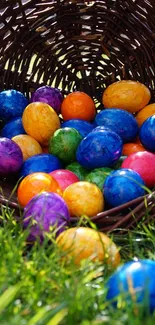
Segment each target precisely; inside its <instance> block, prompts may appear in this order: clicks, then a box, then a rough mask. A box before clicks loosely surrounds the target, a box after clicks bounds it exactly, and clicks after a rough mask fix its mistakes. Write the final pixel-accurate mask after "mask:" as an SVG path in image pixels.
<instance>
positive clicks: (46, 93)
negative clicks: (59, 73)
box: [31, 86, 63, 113]
mask: <svg viewBox="0 0 155 325" xmlns="http://www.w3.org/2000/svg"><path fill="white" fill-rule="evenodd" d="M62 101H63V95H62V93H61V91H60V90H59V89H57V88H52V87H50V86H42V87H40V88H38V89H37V90H36V91H35V92H34V93H33V94H32V98H31V102H42V103H47V104H48V105H50V106H51V107H52V108H53V109H54V110H55V111H56V112H57V113H60V108H61V103H62Z"/></svg>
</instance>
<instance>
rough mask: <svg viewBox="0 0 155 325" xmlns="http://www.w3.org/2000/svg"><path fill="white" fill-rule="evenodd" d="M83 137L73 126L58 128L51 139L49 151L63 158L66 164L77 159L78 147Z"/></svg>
mask: <svg viewBox="0 0 155 325" xmlns="http://www.w3.org/2000/svg"><path fill="white" fill-rule="evenodd" d="M81 140H82V137H81V135H80V134H79V132H78V131H77V130H75V129H72V128H64V129H59V130H57V131H56V132H55V133H54V135H53V136H52V137H51V138H50V141H49V152H50V153H51V154H53V155H55V156H57V157H59V159H61V160H62V161H63V162H64V163H65V164H69V163H71V162H72V161H75V160H76V149H77V147H78V145H79V143H80V142H81Z"/></svg>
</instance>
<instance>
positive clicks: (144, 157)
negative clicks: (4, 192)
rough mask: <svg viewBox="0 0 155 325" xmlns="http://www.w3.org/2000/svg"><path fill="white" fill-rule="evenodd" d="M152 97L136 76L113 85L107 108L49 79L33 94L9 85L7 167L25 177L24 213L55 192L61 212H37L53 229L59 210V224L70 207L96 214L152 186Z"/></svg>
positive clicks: (2, 116)
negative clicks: (64, 90)
mask: <svg viewBox="0 0 155 325" xmlns="http://www.w3.org/2000/svg"><path fill="white" fill-rule="evenodd" d="M150 99H151V94H150V91H149V89H148V88H147V87H146V86H145V85H143V84H141V83H139V82H135V81H130V80H126V81H119V82H116V83H113V84H112V85H110V86H109V87H107V88H106V90H105V91H104V93H103V97H102V101H103V102H102V104H103V106H104V109H103V110H102V111H99V112H98V111H97V109H96V107H95V103H94V101H93V99H92V98H90V96H88V95H87V94H85V93H83V92H80V91H76V92H73V93H71V94H69V95H67V96H66V97H64V96H63V94H62V93H61V91H60V90H58V89H56V88H52V87H49V86H43V87H40V88H38V89H37V90H36V91H35V92H34V93H33V94H32V98H31V100H30V102H28V100H27V99H26V97H25V96H24V95H23V94H22V93H20V92H18V91H16V90H5V91H2V92H1V93H0V120H2V121H3V128H2V130H1V138H0V175H1V176H7V177H8V176H9V175H10V174H11V175H14V174H15V175H16V176H18V177H19V178H21V180H20V183H19V187H18V189H17V197H18V202H19V204H20V205H21V206H22V207H25V211H26V212H25V214H24V215H25V216H26V217H27V215H28V214H29V213H30V212H33V213H35V207H36V209H38V210H36V211H39V209H41V208H38V207H42V208H43V206H42V205H43V204H44V202H45V201H48V200H49V199H50V198H51V200H53V201H51V202H57V204H54V205H53V207H54V209H55V210H54V212H52V213H54V216H55V217H53V218H54V219H52V221H50V217H49V213H48V212H47V211H46V215H47V218H45V220H43V219H41V218H42V217H41V215H39V216H38V217H35V218H38V219H37V220H39V222H41V223H42V225H44V226H43V228H45V230H48V229H49V228H50V225H51V224H52V225H53V220H56V219H57V218H58V217H56V216H58V215H59V217H60V218H58V219H59V220H58V221H59V222H58V224H59V226H60V224H61V223H62V222H61V221H62V219H61V218H62V215H64V217H66V218H72V217H76V218H81V217H83V216H87V217H88V218H92V217H93V216H96V215H97V214H98V213H100V212H102V211H103V210H104V209H105V208H112V207H117V206H119V205H121V204H124V203H127V202H129V201H130V200H133V199H136V198H138V197H140V196H143V195H144V194H145V193H146V186H147V187H149V188H150V189H151V188H153V187H154V186H155V178H154V175H155V111H154V106H153V105H155V104H150V105H148V104H149V101H150ZM147 107H148V113H147ZM45 193H48V194H47V195H45ZM52 195H53V196H52ZM58 201H59V202H58ZM48 206H49V211H50V209H51V207H50V205H49V203H48ZM60 207H62V212H61V208H60ZM45 209H47V208H46V207H45ZM31 210H32V211H31ZM63 211H64V212H63ZM37 213H38V212H37ZM52 215H53V214H52ZM35 216H36V214H35ZM40 220H42V221H40ZM26 224H27V223H26V222H25V225H26ZM64 225H65V222H64V223H63V227H64ZM33 229H34V227H33ZM37 232H38V228H36V229H35V230H34V237H35V233H37ZM40 236H41V237H42V234H41V235H40Z"/></svg>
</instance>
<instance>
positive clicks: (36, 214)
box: [23, 192, 70, 241]
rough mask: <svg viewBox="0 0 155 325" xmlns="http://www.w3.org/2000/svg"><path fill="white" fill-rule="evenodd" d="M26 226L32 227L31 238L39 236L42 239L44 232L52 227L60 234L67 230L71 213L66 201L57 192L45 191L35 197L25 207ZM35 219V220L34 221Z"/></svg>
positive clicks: (32, 239)
mask: <svg viewBox="0 0 155 325" xmlns="http://www.w3.org/2000/svg"><path fill="white" fill-rule="evenodd" d="M23 218H24V222H23V224H24V228H27V227H28V226H29V227H30V236H29V240H31V241H35V240H36V238H37V237H39V238H40V240H41V241H42V240H43V239H44V232H50V231H51V227H54V231H55V230H56V235H59V234H60V233H61V232H62V231H64V230H65V227H66V226H67V224H68V222H69V220H70V214H69V210H68V207H67V204H66V202H65V201H64V200H63V198H62V197H61V196H60V195H58V194H56V193H49V192H43V193H41V194H39V195H36V196H35V197H33V198H32V199H31V200H30V201H29V203H28V204H27V205H26V207H25V208H24V214H23ZM34 221H35V222H34Z"/></svg>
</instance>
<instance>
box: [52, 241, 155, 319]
mask: <svg viewBox="0 0 155 325" xmlns="http://www.w3.org/2000/svg"><path fill="white" fill-rule="evenodd" d="M58 238H59V237H58ZM154 272H155V261H152V260H147V259H146V260H139V261H130V262H127V263H125V264H124V265H122V266H120V267H119V268H118V269H117V270H116V271H115V272H114V273H113V274H112V275H111V277H110V278H109V279H108V281H107V283H106V287H107V296H106V299H107V300H110V301H112V300H113V302H112V303H113V305H114V306H117V303H118V301H120V300H119V296H121V297H122V300H123V302H126V304H127V306H128V307H129V305H130V304H131V303H132V304H133V303H134V305H135V304H136V309H137V307H138V305H139V304H143V308H145V310H146V312H147V313H148V309H149V310H150V311H151V312H153V311H154V309H155V295H154V292H155V277H154V276H153V274H154ZM148 307H149V308H148ZM143 310H144V309H143Z"/></svg>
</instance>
